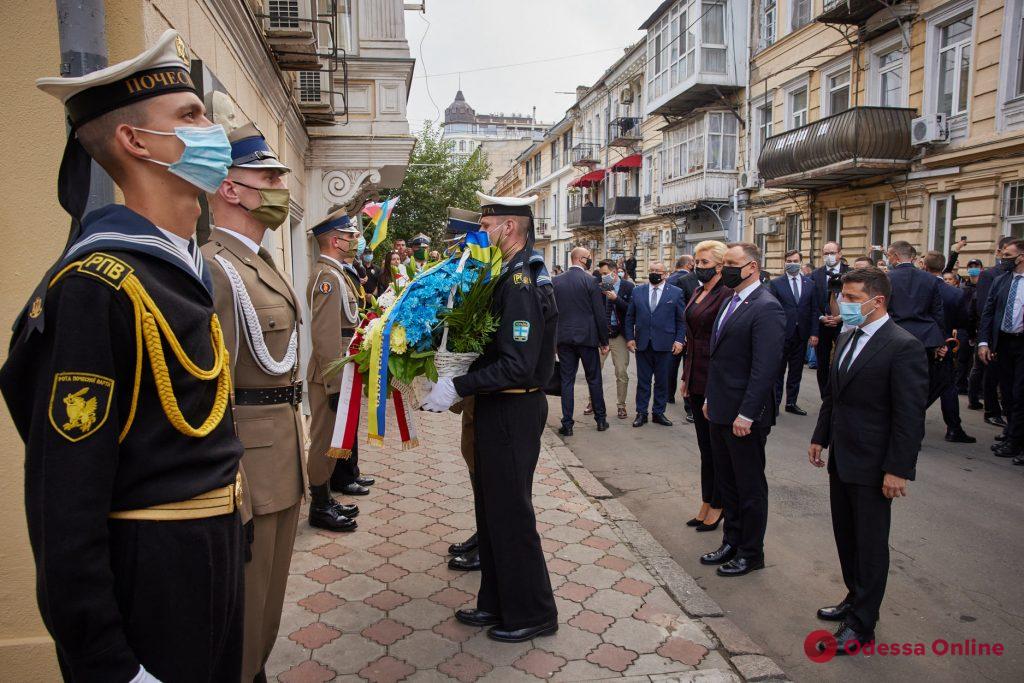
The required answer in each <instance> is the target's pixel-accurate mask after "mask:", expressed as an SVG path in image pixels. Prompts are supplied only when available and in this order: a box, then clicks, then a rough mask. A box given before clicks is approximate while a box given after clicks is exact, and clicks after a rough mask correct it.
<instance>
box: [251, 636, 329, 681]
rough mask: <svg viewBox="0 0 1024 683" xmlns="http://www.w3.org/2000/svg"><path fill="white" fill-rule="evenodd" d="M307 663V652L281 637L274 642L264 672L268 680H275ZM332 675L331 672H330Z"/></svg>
mask: <svg viewBox="0 0 1024 683" xmlns="http://www.w3.org/2000/svg"><path fill="white" fill-rule="evenodd" d="M307 661H309V650H307V649H306V648H304V647H302V645H300V644H298V643H296V642H295V641H294V640H291V639H289V638H288V637H287V636H285V635H281V636H279V637H278V638H277V640H275V641H274V650H273V651H272V652H271V653H270V658H269V659H267V664H266V667H265V670H266V672H267V678H268V680H277V676H278V674H281V673H283V672H285V671H288V670H289V669H291V668H293V667H296V666H299V665H300V664H302V663H303V662H307ZM332 673H333V672H332Z"/></svg>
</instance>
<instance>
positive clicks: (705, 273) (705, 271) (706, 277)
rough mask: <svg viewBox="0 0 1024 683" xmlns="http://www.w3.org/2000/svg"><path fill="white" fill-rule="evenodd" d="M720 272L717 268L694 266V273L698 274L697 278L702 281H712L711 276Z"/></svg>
mask: <svg viewBox="0 0 1024 683" xmlns="http://www.w3.org/2000/svg"><path fill="white" fill-rule="evenodd" d="M717 273H718V269H716V268H694V269H693V274H694V275H696V276H697V279H698V280H700V281H701V282H705V283H706V282H711V278H713V277H715V275H716V274H717Z"/></svg>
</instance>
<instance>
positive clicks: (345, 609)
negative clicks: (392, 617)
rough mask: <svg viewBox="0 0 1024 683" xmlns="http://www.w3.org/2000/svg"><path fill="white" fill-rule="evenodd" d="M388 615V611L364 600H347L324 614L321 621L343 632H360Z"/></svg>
mask: <svg viewBox="0 0 1024 683" xmlns="http://www.w3.org/2000/svg"><path fill="white" fill-rule="evenodd" d="M386 615H387V613H386V612H384V611H382V610H379V609H377V608H376V607H372V606H371V605H367V604H366V603H364V602H347V603H345V604H343V605H341V606H340V607H338V608H336V609H333V610H331V611H330V612H327V613H326V614H322V615H321V616H320V621H322V622H324V623H325V624H329V625H331V626H333V627H335V628H336V629H339V630H340V631H341V632H343V633H359V632H360V631H362V630H363V629H364V628H366V627H367V626H370V625H371V624H375V623H377V622H378V621H380V620H381V619H383V618H384V617H385V616H386Z"/></svg>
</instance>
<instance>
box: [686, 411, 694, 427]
mask: <svg viewBox="0 0 1024 683" xmlns="http://www.w3.org/2000/svg"><path fill="white" fill-rule="evenodd" d="M686 421H687V422H689V423H690V424H693V413H687V414H686Z"/></svg>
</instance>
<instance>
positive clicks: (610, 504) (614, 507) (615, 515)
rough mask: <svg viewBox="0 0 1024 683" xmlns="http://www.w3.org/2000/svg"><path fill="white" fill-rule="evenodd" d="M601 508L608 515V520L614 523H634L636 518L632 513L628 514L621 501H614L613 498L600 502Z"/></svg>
mask: <svg viewBox="0 0 1024 683" xmlns="http://www.w3.org/2000/svg"><path fill="white" fill-rule="evenodd" d="M601 507H602V508H604V511H605V513H606V514H607V515H608V518H609V519H611V520H612V521H614V522H619V521H630V522H635V521H636V517H635V516H634V515H633V513H632V512H630V511H629V509H628V508H627V507H626V506H625V505H623V504H622V502H621V501H618V500H615V499H614V498H613V499H611V500H602V501H601Z"/></svg>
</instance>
